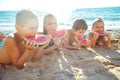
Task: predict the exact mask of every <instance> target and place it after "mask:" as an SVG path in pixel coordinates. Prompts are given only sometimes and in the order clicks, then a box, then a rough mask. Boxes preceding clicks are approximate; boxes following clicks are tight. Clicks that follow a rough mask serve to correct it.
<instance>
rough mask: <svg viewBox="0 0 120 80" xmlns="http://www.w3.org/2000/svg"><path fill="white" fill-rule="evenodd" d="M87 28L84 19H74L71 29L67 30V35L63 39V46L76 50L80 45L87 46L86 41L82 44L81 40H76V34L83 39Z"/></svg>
mask: <svg viewBox="0 0 120 80" xmlns="http://www.w3.org/2000/svg"><path fill="white" fill-rule="evenodd" d="M87 28H88V26H87V23H86V21H85V20H84V19H77V20H75V21H74V23H73V25H72V29H70V30H68V34H67V36H66V37H65V38H64V39H63V44H64V46H65V48H67V49H72V50H77V49H79V48H80V47H82V46H86V47H87V46H89V43H88V42H87V43H86V44H84V42H83V41H82V40H78V36H79V37H81V38H82V39H84V38H83V37H84V33H85V32H86V30H87ZM76 40H78V41H76ZM84 40H85V39H84Z"/></svg>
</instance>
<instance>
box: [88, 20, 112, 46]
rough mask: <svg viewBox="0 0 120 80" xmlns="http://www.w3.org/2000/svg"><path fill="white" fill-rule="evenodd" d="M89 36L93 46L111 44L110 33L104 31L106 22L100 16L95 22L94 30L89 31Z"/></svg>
mask: <svg viewBox="0 0 120 80" xmlns="http://www.w3.org/2000/svg"><path fill="white" fill-rule="evenodd" d="M88 38H89V40H90V41H91V47H95V45H99V44H100V45H102V44H103V45H104V46H109V44H110V34H109V33H107V32H105V31H104V22H103V20H102V18H98V19H96V20H95V21H94V22H93V24H92V32H90V33H89V37H88ZM100 42H101V43H100Z"/></svg>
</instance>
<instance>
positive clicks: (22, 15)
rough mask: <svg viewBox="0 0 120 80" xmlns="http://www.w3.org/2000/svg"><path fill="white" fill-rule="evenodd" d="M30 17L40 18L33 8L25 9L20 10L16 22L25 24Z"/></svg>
mask: <svg viewBox="0 0 120 80" xmlns="http://www.w3.org/2000/svg"><path fill="white" fill-rule="evenodd" d="M29 19H36V20H38V16H37V15H36V13H34V12H32V11H31V10H27V9H23V10H21V11H19V12H18V13H17V15H16V24H18V25H24V24H25V23H26V21H27V20H29Z"/></svg>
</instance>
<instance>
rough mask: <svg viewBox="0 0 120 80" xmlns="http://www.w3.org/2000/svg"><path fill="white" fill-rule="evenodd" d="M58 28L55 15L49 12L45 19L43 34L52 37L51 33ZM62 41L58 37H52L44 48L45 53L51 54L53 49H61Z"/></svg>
mask: <svg viewBox="0 0 120 80" xmlns="http://www.w3.org/2000/svg"><path fill="white" fill-rule="evenodd" d="M56 30H57V20H56V18H55V16H54V15H52V14H47V15H45V17H44V21H43V34H45V35H48V36H49V37H50V38H51V36H50V35H51V34H52V33H53V32H54V31H56ZM59 47H60V41H59V40H58V39H55V40H54V39H53V38H51V41H50V42H49V44H48V46H47V47H45V48H44V54H50V53H51V51H53V50H55V49H59Z"/></svg>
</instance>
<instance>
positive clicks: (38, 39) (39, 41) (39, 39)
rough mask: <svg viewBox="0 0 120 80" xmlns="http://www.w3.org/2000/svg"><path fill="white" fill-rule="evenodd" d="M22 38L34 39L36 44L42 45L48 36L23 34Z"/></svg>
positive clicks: (26, 39)
mask: <svg viewBox="0 0 120 80" xmlns="http://www.w3.org/2000/svg"><path fill="white" fill-rule="evenodd" d="M23 39H24V40H25V41H28V40H30V41H34V42H35V44H36V45H38V46H43V45H44V44H46V43H47V42H48V37H47V36H46V35H42V34H40V35H35V36H24V37H23Z"/></svg>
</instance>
